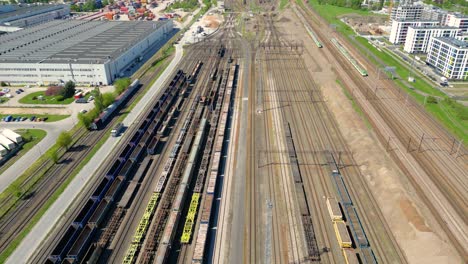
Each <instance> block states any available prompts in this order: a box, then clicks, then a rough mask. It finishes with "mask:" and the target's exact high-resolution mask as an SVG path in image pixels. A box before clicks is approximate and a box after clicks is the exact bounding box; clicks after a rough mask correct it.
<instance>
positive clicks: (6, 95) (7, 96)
mask: <svg viewBox="0 0 468 264" xmlns="http://www.w3.org/2000/svg"><path fill="white" fill-rule="evenodd" d="M5 97H6V98H13V95H11V94H5Z"/></svg>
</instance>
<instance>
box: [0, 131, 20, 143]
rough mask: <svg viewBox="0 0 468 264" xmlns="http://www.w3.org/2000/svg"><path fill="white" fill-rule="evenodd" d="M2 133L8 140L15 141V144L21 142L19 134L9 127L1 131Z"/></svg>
mask: <svg viewBox="0 0 468 264" xmlns="http://www.w3.org/2000/svg"><path fill="white" fill-rule="evenodd" d="M2 134H3V135H4V136H5V137H7V138H8V139H9V140H11V141H13V142H15V143H16V144H19V143H21V142H23V137H21V135H20V134H18V133H15V132H14V131H12V130H10V129H5V130H3V131H2Z"/></svg>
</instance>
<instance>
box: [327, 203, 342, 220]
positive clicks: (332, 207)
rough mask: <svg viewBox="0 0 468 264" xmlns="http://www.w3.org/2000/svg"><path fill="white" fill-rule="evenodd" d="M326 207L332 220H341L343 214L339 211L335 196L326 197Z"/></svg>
mask: <svg viewBox="0 0 468 264" xmlns="http://www.w3.org/2000/svg"><path fill="white" fill-rule="evenodd" d="M327 208H328V213H329V214H330V217H331V220H332V221H340V220H343V214H342V213H341V210H340V205H339V204H338V201H336V199H335V198H328V199H327Z"/></svg>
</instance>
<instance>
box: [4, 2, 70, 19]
mask: <svg viewBox="0 0 468 264" xmlns="http://www.w3.org/2000/svg"><path fill="white" fill-rule="evenodd" d="M64 7H65V5H63V4H59V5H57V4H43V5H33V4H28V5H23V6H14V8H15V9H16V10H14V11H11V12H4V13H0V24H3V23H5V22H9V21H13V20H16V19H20V18H23V17H27V16H33V15H36V14H40V13H43V12H47V11H49V10H50V11H52V10H57V9H61V8H64Z"/></svg>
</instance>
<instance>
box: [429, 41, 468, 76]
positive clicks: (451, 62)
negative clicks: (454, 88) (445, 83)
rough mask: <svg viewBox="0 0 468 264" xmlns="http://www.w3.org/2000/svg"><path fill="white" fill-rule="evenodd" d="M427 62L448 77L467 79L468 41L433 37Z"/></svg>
mask: <svg viewBox="0 0 468 264" xmlns="http://www.w3.org/2000/svg"><path fill="white" fill-rule="evenodd" d="M426 62H427V63H428V64H430V65H432V66H434V67H435V68H436V69H437V71H439V72H440V73H441V74H442V75H443V76H445V77H446V78H447V79H462V80H467V79H468V42H465V41H461V40H458V39H455V38H445V37H435V38H432V40H431V45H430V46H429V49H428V52H427V58H426Z"/></svg>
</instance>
